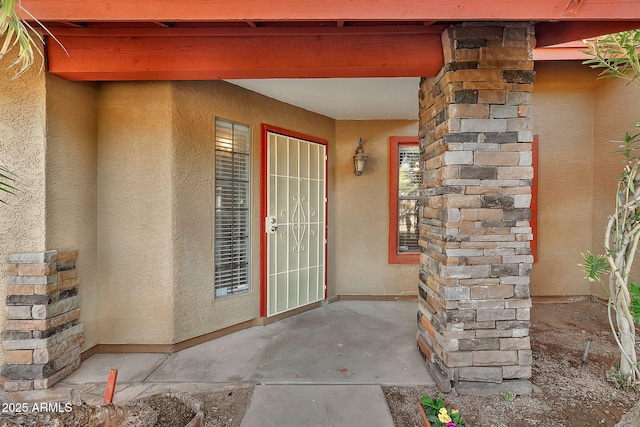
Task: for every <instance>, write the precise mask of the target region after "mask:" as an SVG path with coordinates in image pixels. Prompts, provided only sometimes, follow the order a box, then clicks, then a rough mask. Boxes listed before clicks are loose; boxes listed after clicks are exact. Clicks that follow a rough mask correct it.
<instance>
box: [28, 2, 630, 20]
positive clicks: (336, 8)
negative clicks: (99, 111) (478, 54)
mask: <svg viewBox="0 0 640 427" xmlns="http://www.w3.org/2000/svg"><path fill="white" fill-rule="evenodd" d="M22 6H23V7H25V8H26V9H27V10H28V11H29V12H31V13H32V14H33V15H34V16H35V17H36V18H38V19H39V20H40V21H43V22H45V21H79V22H84V21H120V22H124V21H155V22H171V21H216V20H218V21H220V20H222V21H226V20H230V21H266V20H276V21H277V20H303V21H305V20H306V21H309V20H323V21H340V20H369V21H375V20H381V21H389V20H410V21H415V20H418V21H443V20H445V21H467V20H469V21H477V20H491V21H496V20H525V21H547V20H549V21H552V20H560V21H567V20H569V21H570V20H584V21H589V20H622V19H623V20H640V7H638V2H637V0H583V1H582V0H571V1H570V2H567V0H535V1H519V2H514V1H512V0H457V1H455V2H454V1H437V2H436V1H424V0H396V1H394V2H389V1H386V0H350V1H344V0H323V1H321V2H320V1H290V0H272V1H269V2H266V1H264V0H202V1H184V0H138V1H131V0H105V1H86V0H22Z"/></svg>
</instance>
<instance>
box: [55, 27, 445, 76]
mask: <svg viewBox="0 0 640 427" xmlns="http://www.w3.org/2000/svg"><path fill="white" fill-rule="evenodd" d="M419 28H422V29H423V31H422V32H421V33H420V32H413V33H411V34H406V33H404V34H403V33H401V32H395V33H394V32H389V33H387V34H374V33H373V32H372V31H371V30H370V29H368V28H367V27H363V28H359V27H358V28H355V29H353V30H350V31H345V30H349V29H350V27H343V28H337V27H336V28H334V30H343V31H340V32H339V33H337V32H336V33H333V34H331V33H329V34H318V33H317V31H316V32H315V33H313V32H307V33H305V32H304V31H301V30H302V29H296V31H298V35H297V36H296V37H291V35H289V34H287V32H285V31H282V30H280V29H271V28H269V29H266V30H278V31H264V32H263V31H258V30H262V29H261V28H257V29H252V28H249V30H254V31H253V33H254V34H253V35H247V34H246V32H243V31H238V32H239V33H243V34H242V35H237V34H236V35H233V34H232V33H226V34H227V35H224V36H220V35H213V33H211V32H209V33H207V31H203V30H200V29H184V30H193V31H179V30H178V29H166V30H163V29H160V28H157V29H152V28H147V29H140V30H139V31H138V34H137V35H136V34H133V35H131V34H127V33H128V31H127V32H125V33H123V34H122V35H120V36H116V35H106V34H107V33H108V32H107V31H102V30H98V29H95V30H92V29H87V30H82V33H87V34H92V35H89V36H81V35H79V34H78V33H74V34H75V35H68V34H70V33H72V32H71V31H68V30H61V31H60V32H56V33H55V34H56V37H57V38H58V39H59V40H60V42H61V43H62V44H63V45H64V47H65V48H66V50H67V51H68V53H69V54H68V55H67V53H66V52H64V51H63V50H62V49H61V48H60V47H59V46H58V45H57V44H56V43H48V45H47V52H48V55H47V59H48V61H47V62H48V70H49V72H51V73H52V74H56V75H58V76H60V77H63V78H66V79H68V80H97V81H104V80H216V79H252V78H306V77H309V78H311V77H316V78H329V77H410V76H411V77H415V76H434V75H436V74H437V73H438V72H439V71H440V69H441V68H442V66H443V61H444V59H443V54H442V44H441V40H440V33H439V32H428V31H425V29H424V27H419ZM427 28H428V27H427ZM127 30H130V29H127ZM181 30H182V29H181ZM198 30H199V31H200V33H198ZM238 30H240V29H238ZM226 31H228V30H226ZM101 32H102V33H104V34H100V33H101ZM163 32H164V33H165V34H164V35H160V34H161V33H163ZM144 33H147V34H154V35H153V36H148V35H144ZM267 33H268V34H270V35H268V36H264V35H263V34H267ZM177 34H182V35H185V37H180V36H176V35H177ZM186 35H188V36H186Z"/></svg>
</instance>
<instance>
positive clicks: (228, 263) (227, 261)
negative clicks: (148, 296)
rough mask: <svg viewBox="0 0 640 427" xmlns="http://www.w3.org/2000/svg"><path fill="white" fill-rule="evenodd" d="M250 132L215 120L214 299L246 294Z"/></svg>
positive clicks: (247, 129)
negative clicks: (241, 293)
mask: <svg viewBox="0 0 640 427" xmlns="http://www.w3.org/2000/svg"><path fill="white" fill-rule="evenodd" d="M250 176H251V128H250V127H249V126H247V125H243V124H238V123H233V122H229V121H225V120H220V119H216V130H215V225H214V232H215V244H214V246H215V255H214V256H215V273H214V274H215V296H216V297H222V296H226V295H233V294H237V293H240V292H244V291H247V290H249V282H250V271H249V270H250V269H249V249H250V243H249V235H250V222H251V221H250V212H249V200H250V195H251V192H250Z"/></svg>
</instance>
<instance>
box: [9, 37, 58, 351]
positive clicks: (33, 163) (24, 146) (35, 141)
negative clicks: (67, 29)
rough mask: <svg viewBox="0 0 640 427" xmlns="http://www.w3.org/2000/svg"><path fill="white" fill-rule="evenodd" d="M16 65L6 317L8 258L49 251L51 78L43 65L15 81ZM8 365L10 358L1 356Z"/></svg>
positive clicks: (12, 97)
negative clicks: (48, 90)
mask: <svg viewBox="0 0 640 427" xmlns="http://www.w3.org/2000/svg"><path fill="white" fill-rule="evenodd" d="M0 41H2V40H0ZM10 61H13V57H11V55H8V56H7V57H5V58H4V59H2V60H0V162H2V164H3V165H4V166H6V167H7V168H8V169H9V170H11V171H13V172H15V173H16V174H17V175H18V176H19V180H20V182H19V185H18V187H19V192H18V193H17V194H16V195H13V196H4V195H3V197H2V198H3V200H6V201H7V202H8V203H9V204H8V205H5V204H1V205H0V283H1V286H0V312H1V313H4V311H5V299H6V291H7V289H6V283H7V280H6V263H5V260H6V257H7V254H9V253H12V252H23V251H24V252H31V251H42V250H44V249H45V191H46V182H45V161H46V150H47V143H46V137H45V116H46V102H45V93H46V87H45V76H44V74H39V73H38V69H39V64H38V65H36V66H34V67H33V68H32V69H31V70H29V71H28V72H27V73H26V74H24V75H23V76H22V77H20V78H19V79H15V80H11V78H12V77H13V75H14V69H11V70H8V69H7V67H8V66H9V64H10ZM0 323H4V315H2V316H0ZM1 326H2V325H1V324H0V327H1ZM3 361H4V354H2V355H0V363H1V362H3Z"/></svg>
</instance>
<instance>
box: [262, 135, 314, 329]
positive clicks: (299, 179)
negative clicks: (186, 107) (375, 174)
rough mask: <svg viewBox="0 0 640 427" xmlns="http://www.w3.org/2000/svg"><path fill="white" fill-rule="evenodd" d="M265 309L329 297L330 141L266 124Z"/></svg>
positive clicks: (281, 310)
mask: <svg viewBox="0 0 640 427" xmlns="http://www.w3.org/2000/svg"><path fill="white" fill-rule="evenodd" d="M262 134H263V136H262V138H263V145H262V148H263V153H264V156H265V157H263V159H264V161H263V209H262V210H263V215H262V219H263V221H264V227H263V228H264V233H263V254H262V257H263V261H262V262H263V263H264V267H265V268H264V269H263V270H264V274H263V278H262V280H263V281H264V283H265V284H266V286H264V287H263V299H262V302H263V307H262V312H263V315H266V317H270V316H274V315H277V314H281V313H284V312H287V311H290V310H294V309H296V308H299V307H303V306H305V305H308V304H312V303H314V302H317V301H321V300H323V299H324V298H325V296H326V260H327V250H326V247H327V246H326V245H327V194H326V192H327V178H326V177H327V147H326V144H327V142H326V141H325V140H321V139H318V138H313V137H309V136H306V135H299V134H295V133H294V132H289V131H286V130H284V129H279V128H274V127H270V126H266V125H263V133H262Z"/></svg>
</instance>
